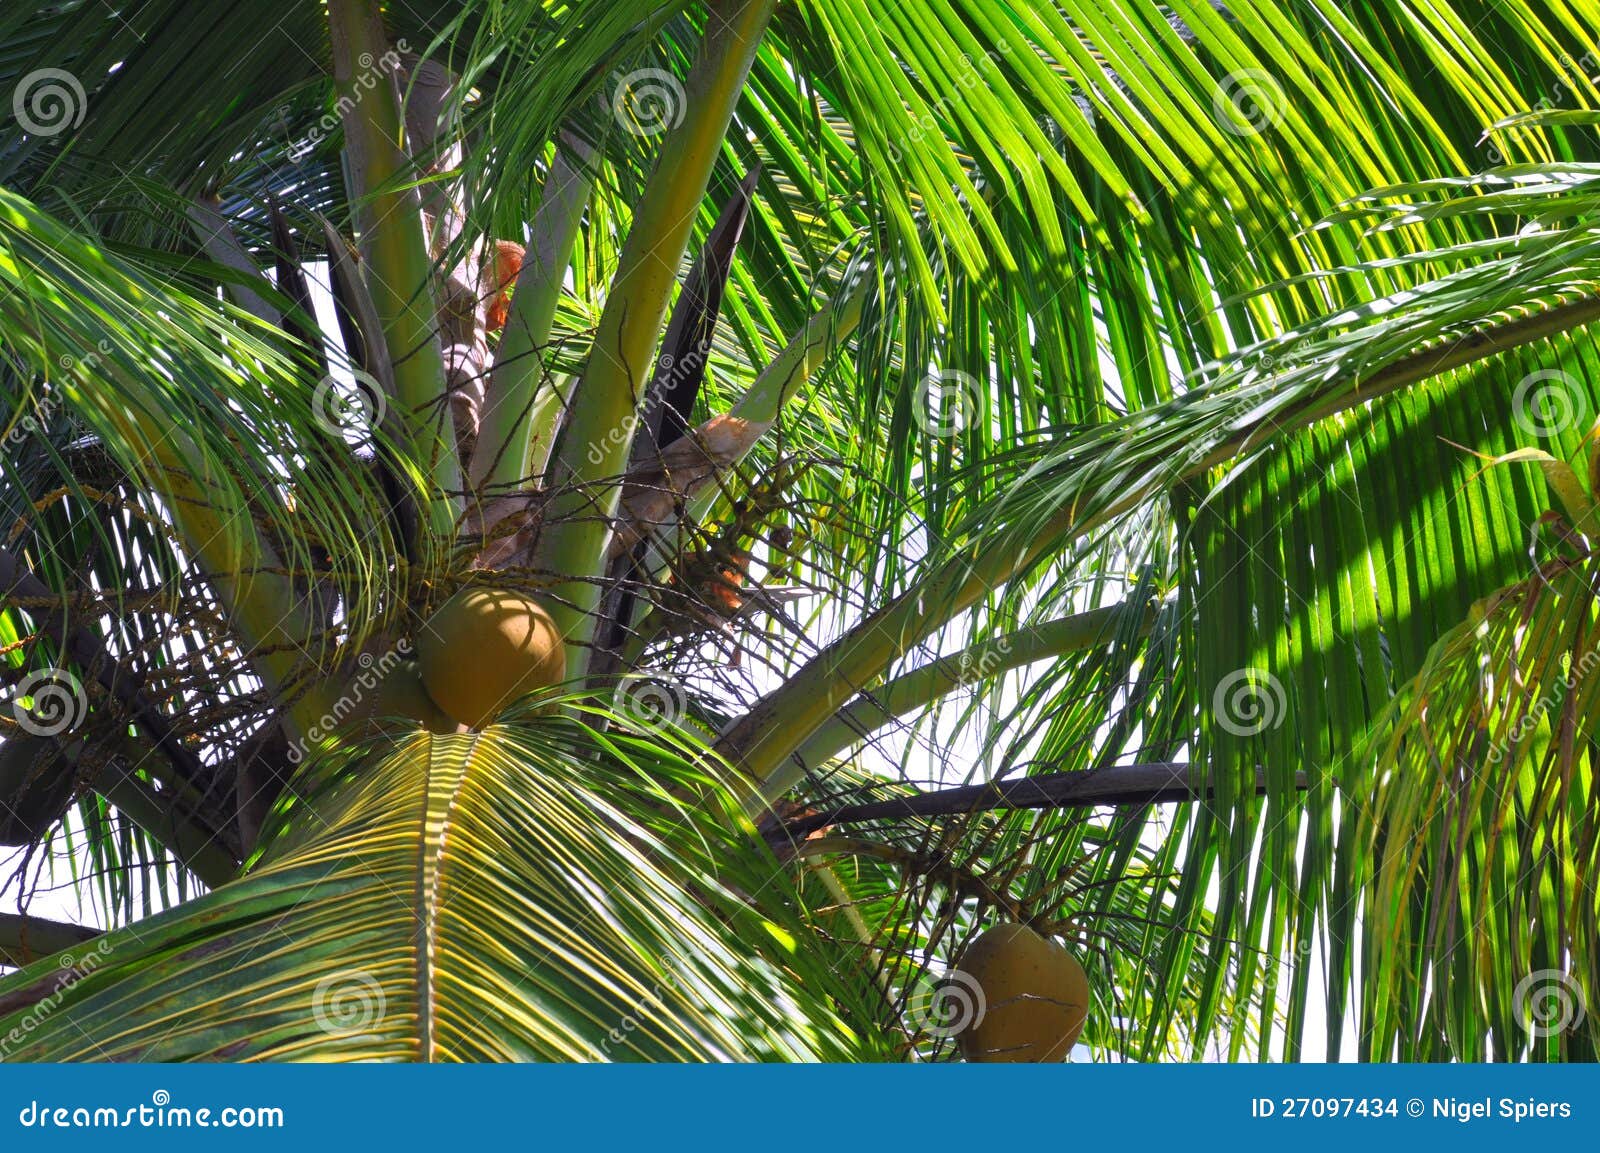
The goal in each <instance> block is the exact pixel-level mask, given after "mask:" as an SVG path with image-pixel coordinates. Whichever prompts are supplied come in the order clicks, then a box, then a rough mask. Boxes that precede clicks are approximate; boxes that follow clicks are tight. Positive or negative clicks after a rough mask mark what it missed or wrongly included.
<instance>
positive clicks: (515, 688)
mask: <svg viewBox="0 0 1600 1153" xmlns="http://www.w3.org/2000/svg"><path fill="white" fill-rule="evenodd" d="M416 648H417V666H418V668H419V669H420V671H421V673H422V685H423V687H424V688H425V689H426V690H427V693H428V696H430V697H432V698H433V700H434V701H435V702H436V703H437V704H438V705H439V707H440V708H441V709H443V710H444V711H445V712H446V713H448V714H450V716H452V717H454V718H455V719H456V720H458V721H460V722H461V723H462V724H464V725H470V726H472V727H473V728H479V727H481V726H483V725H486V724H488V723H489V722H490V721H492V720H493V719H494V718H495V715H496V714H497V713H499V712H500V710H501V709H503V708H505V707H506V706H507V705H509V704H510V703H511V702H512V701H514V700H516V699H517V698H518V697H520V696H523V695H525V694H527V693H531V692H533V691H534V690H535V689H542V688H545V687H547V686H549V685H553V684H557V683H559V682H560V681H562V680H564V679H565V677H566V673H567V656H566V650H565V649H564V648H563V647H562V643H561V633H560V630H558V629H557V628H556V623H555V621H553V620H552V619H551V618H550V614H549V613H548V612H546V611H545V610H544V606H542V605H541V604H539V602H538V601H536V600H534V599H533V598H532V597H530V596H526V595H525V594H523V593H519V592H512V591H510V590H508V589H486V588H469V589H463V590H462V591H460V592H458V593H457V594H456V595H455V596H453V597H451V598H450V599H449V600H447V601H445V603H444V604H442V605H441V606H439V609H438V611H436V612H435V613H434V614H433V616H432V617H431V618H430V619H429V620H428V621H427V623H426V624H424V625H423V626H422V628H420V629H419V630H418V631H417V637H416Z"/></svg>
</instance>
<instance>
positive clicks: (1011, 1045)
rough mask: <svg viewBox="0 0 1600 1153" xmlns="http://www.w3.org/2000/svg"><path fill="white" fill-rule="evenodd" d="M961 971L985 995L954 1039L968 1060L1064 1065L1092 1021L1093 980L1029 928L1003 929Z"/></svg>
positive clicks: (965, 959) (981, 940) (975, 945)
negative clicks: (1086, 1026)
mask: <svg viewBox="0 0 1600 1153" xmlns="http://www.w3.org/2000/svg"><path fill="white" fill-rule="evenodd" d="M956 970H957V971H958V972H961V973H965V974H966V975H967V976H968V977H970V978H972V980H973V981H975V982H976V983H977V985H978V987H979V988H981V989H982V990H983V1001H982V1008H981V1011H979V1012H977V1013H974V1014H973V1018H972V1020H971V1021H970V1023H969V1024H968V1025H967V1027H966V1028H965V1029H963V1030H962V1031H961V1032H960V1033H959V1034H958V1035H957V1037H956V1040H957V1042H958V1043H959V1044H960V1046H961V1055H962V1056H963V1057H965V1058H966V1059H967V1060H968V1061H982V1062H991V1061H1062V1060H1065V1059H1066V1056H1067V1053H1068V1052H1069V1051H1071V1049H1072V1046H1073V1043H1074V1042H1076V1041H1077V1039H1078V1034H1080V1033H1082V1032H1083V1025H1084V1021H1085V1020H1086V1019H1087V1017H1088V1014H1089V978H1088V976H1087V975H1086V974H1085V973H1084V971H1083V966H1082V965H1080V964H1078V962H1077V959H1076V958H1074V957H1073V956H1072V954H1071V953H1069V952H1067V951H1066V950H1065V949H1063V948H1062V947H1061V946H1060V945H1058V944H1056V943H1055V942H1054V941H1052V940H1049V939H1048V938H1045V937H1041V936H1040V935H1039V934H1038V933H1035V932H1034V931H1033V930H1032V929H1030V928H1028V927H1027V926H1026V925H998V926H996V927H995V928H993V929H990V930H989V931H988V932H986V933H984V934H982V935H981V936H979V937H978V939H977V940H975V941H973V942H972V944H971V945H969V946H968V947H967V949H966V951H965V952H964V953H963V954H962V955H961V960H960V961H959V962H958V963H957V965H956Z"/></svg>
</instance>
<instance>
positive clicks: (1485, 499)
mask: <svg viewBox="0 0 1600 1153" xmlns="http://www.w3.org/2000/svg"><path fill="white" fill-rule="evenodd" d="M1597 32H1600V26H1597V22H1596V17H1595V14H1594V12H1593V11H1592V10H1590V9H1589V8H1588V6H1586V5H1582V4H1569V3H1564V2H1561V0H1551V2H1549V3H1545V4H1540V5H1531V4H1526V3H1506V2H1503V0H1502V2H1500V3H1494V4H1491V3H1487V2H1485V3H1478V2H1476V0H1456V2H1455V3H1454V4H1451V5H1441V4H1437V3H1420V2H1414V0H1390V2H1387V3H1382V4H1356V5H1351V4H1345V3H1335V2H1334V0H1300V2H1299V3H1297V4H1295V5H1293V6H1290V7H1284V6H1281V5H1278V4H1275V3H1272V2H1271V0H1228V2H1227V3H1226V4H1224V3H1220V2H1218V3H1210V2H1206V0H1180V2H1174V3H1171V4H1165V5H1163V4H1156V3H1153V2H1150V0H1118V2H1117V3H1114V4H1089V3H1074V2H1068V0H1054V2H1039V3H1008V2H1002V0H785V2H784V3H781V4H780V3H776V2H775V0H712V2H710V3H705V4H700V3H682V2H678V3H659V2H648V3H646V2H637V3H636V2H631V0H577V2H567V3H560V4H556V3H541V2H539V0H526V2H508V0H494V2H488V0H456V2H454V3H427V2H417V3H394V4H389V5H379V4H378V3H376V2H374V0H327V3H325V4H324V3H311V2H301V0H295V2H293V3H278V4H258V3H253V2H251V0H241V2H239V3H234V4H229V5H220V6H219V5H215V4H206V3H201V2H199V0H151V2H149V3H146V4H143V5H141V6H140V7H139V10H138V12H137V13H136V14H133V15H128V14H125V13H118V12H114V11H112V10H110V9H108V8H107V7H106V6H104V5H101V4H87V3H75V2H73V3H54V4H32V5H30V4H12V5H10V6H8V8H7V10H6V11H5V12H4V13H3V14H0V91H4V92H10V93H11V94H13V97H14V99H13V102H12V112H13V115H12V117H11V119H9V120H7V121H5V122H4V123H3V124H0V347H3V349H4V352H5V358H4V364H3V366H0V388H3V389H4V392H5V401H6V404H5V407H4V409H3V410H0V411H3V412H4V414H5V420H6V423H5V425H4V427H3V429H0V433H3V436H4V447H5V453H4V461H3V473H0V507H3V512H4V521H3V525H4V532H5V535H4V537H3V538H0V589H4V590H5V591H4V597H5V599H4V604H3V609H0V652H3V654H4V656H5V662H4V674H3V675H4V678H5V683H6V685H7V686H8V689H7V691H8V693H9V700H10V702H11V706H12V707H10V708H8V709H7V710H5V711H4V712H3V713H0V725H3V726H4V731H3V733H0V735H3V737H4V745H3V746H0V749H3V751H0V764H3V765H6V766H9V771H10V773H11V776H10V777H7V776H6V775H5V774H4V773H3V772H0V785H4V786H5V787H6V788H7V789H9V790H10V792H9V793H8V794H6V795H0V802H4V803H5V804H6V809H5V810H0V814H9V817H8V819H7V820H6V821H4V822H0V833H3V834H5V835H6V836H7V837H8V838H9V840H10V841H12V842H15V843H17V844H19V845H35V846H36V845H39V844H41V843H42V844H43V845H44V846H45V847H46V848H47V849H48V850H49V851H48V852H47V853H46V854H45V855H44V857H35V856H34V855H33V854H32V852H31V851H30V853H29V855H28V857H27V859H26V861H25V862H24V864H25V865H27V864H28V863H29V862H34V861H36V860H42V859H45V858H48V857H51V856H52V855H53V857H54V859H56V860H57V861H60V860H61V859H63V858H64V857H70V858H72V859H73V860H74V861H76V862H77V865H78V866H80V867H86V868H89V869H92V870H93V873H94V876H95V877H96V878H97V880H96V881H95V882H94V883H93V886H94V890H95V892H96V893H97V894H98V897H99V899H100V901H101V903H102V906H103V912H104V913H105V915H106V916H107V917H109V918H111V919H112V920H113V921H114V922H115V923H116V924H118V925H120V926H122V927H121V928H118V929H117V930H116V931H114V932H113V933H111V934H109V935H107V936H105V937H94V936H92V935H91V934H87V933H84V932H82V931H79V930H76V929H74V928H73V927H72V926H67V925H62V924H58V923H54V922H50V921H46V920H42V919H39V918H33V917H28V916H16V917H8V918H7V919H6V920H5V921H4V922H0V928H3V934H4V935H3V936H0V948H3V949H4V951H5V954H6V955H7V956H9V957H10V958H11V959H12V960H14V961H16V962H17V963H18V964H21V965H23V966H24V967H23V968H22V969H21V971H20V972H18V973H16V974H14V975H12V976H10V977H8V978H6V980H5V982H4V983H0V1014H5V1015H0V1045H4V1046H5V1047H3V1048H0V1054H3V1055H5V1056H17V1057H23V1058H34V1059H70V1058H98V1057H138V1058H154V1059H161V1058H197V1057H218V1056H221V1057H237V1058H264V1057H351V1058H365V1057H383V1058H396V1059H446V1058H457V1059H459V1058H465V1059H483V1058H571V1059H585V1058H597V1057H599V1058H615V1059H638V1058H647V1059H648V1058H654V1059H663V1058H665V1059H674V1058H760V1059H815V1058H824V1059H884V1058H895V1057H906V1056H908V1055H911V1056H919V1057H941V1056H945V1055H948V1054H949V1053H951V1052H952V1051H953V1049H954V1046H953V1045H952V1043H951V1040H950V1035H951V1033H952V1031H953V1029H952V1028H951V1027H950V1018H951V1015H952V1014H957V1015H959V1013H960V1012H961V1011H962V1010H963V1006H961V1005H960V1004H957V1002H958V1001H959V999H960V998H959V997H958V996H956V994H958V993H960V992H961V990H960V989H959V987H958V985H959V983H958V985H957V986H952V985H948V984H946V985H939V984H937V982H938V979H939V978H940V976H941V975H942V974H943V973H944V972H945V970H946V969H947V968H948V967H949V966H950V965H951V964H952V963H953V962H954V961H955V960H956V958H957V957H958V956H959V955H960V952H961V950H962V948H963V946H964V945H965V944H966V943H967V942H968V941H969V940H970V939H971V938H972V937H973V936H974V935H975V934H976V933H978V932H979V931H981V930H982V929H984V928H985V927H987V926H990V925H992V924H994V923H996V922H997V921H1020V922H1025V923H1027V924H1029V925H1031V926H1032V927H1033V928H1034V929H1036V930H1038V931H1039V932H1041V933H1043V934H1046V935H1051V936H1054V937H1056V938H1057V939H1059V940H1061V941H1063V942H1065V944H1066V945H1067V946H1068V947H1069V948H1070V949H1071V950H1072V951H1073V952H1074V953H1075V954H1076V955H1077V956H1078V957H1079V959H1080V960H1081V961H1082V962H1083V963H1084V966H1085V968H1086V969H1087V970H1088V975H1089V984H1090V988H1091V991H1092V1004H1091V1005H1090V1007H1089V1012H1088V1024H1087V1030H1086V1032H1085V1034H1084V1037H1083V1040H1084V1042H1085V1043H1087V1044H1088V1045H1089V1046H1090V1048H1091V1050H1093V1051H1095V1052H1097V1053H1117V1054H1123V1055H1126V1056H1130V1057H1136V1058H1141V1059H1144V1058H1154V1057H1160V1056H1164V1055H1184V1056H1188V1055H1194V1054H1198V1053H1201V1052H1204V1051H1207V1050H1208V1047H1220V1049H1221V1051H1222V1052H1224V1053H1226V1054H1228V1055H1233V1056H1238V1055H1241V1054H1244V1053H1255V1052H1264V1053H1269V1054H1272V1055H1284V1056H1288V1057H1295V1056H1298V1055H1301V1054H1302V1052H1305V1051H1306V1050H1305V1049H1303V1047H1304V1046H1306V1045H1308V1044H1310V1045H1311V1049H1310V1050H1309V1051H1310V1052H1313V1053H1317V1052H1324V1051H1326V1052H1329V1053H1332V1054H1343V1055H1346V1056H1349V1055H1359V1056H1363V1057H1368V1058H1378V1059H1384V1058H1396V1057H1398V1058H1419V1059H1426V1058H1439V1057H1446V1056H1450V1057H1458V1058H1466V1059H1471V1058H1481V1057H1485V1056H1492V1057H1496V1058H1513V1057H1515V1058H1535V1059H1545V1058H1590V1059H1592V1058H1593V1057H1594V1055H1595V1043H1596V1038H1597V1036H1600V1035H1597V1033H1596V1032H1595V1028H1596V1026H1595V1022H1594V1020H1593V1019H1590V1018H1586V1016H1585V1014H1584V1013H1583V1011H1582V1006H1584V1005H1585V1004H1592V1003H1595V1002H1594V998H1595V995H1596V993H1597V985H1596V981H1597V973H1596V968H1595V966H1596V957H1597V951H1596V920H1597V916H1596V908H1597V898H1596V892H1595V874H1596V869H1597V867H1600V803H1597V798H1596V786H1595V776H1594V768H1593V756H1594V743H1593V738H1592V733H1593V730H1592V729H1591V728H1590V725H1591V724H1592V723H1593V716H1594V713H1595V710H1596V708H1597V702H1596V697H1597V686H1600V681H1597V680H1596V678H1595V677H1593V676H1592V672H1593V666H1594V665H1595V664H1596V663H1600V662H1597V661H1596V659H1595V656H1594V653H1595V636H1594V633H1595V628H1596V624H1595V604H1594V588H1595V584H1594V577H1595V570H1594V567H1593V561H1592V559H1591V557H1590V550H1589V540H1590V538H1589V535H1588V534H1589V533H1590V532H1592V531H1593V528H1594V525H1593V517H1594V514H1595V503H1594V502H1595V500H1596V492H1597V488H1596V484H1597V481H1596V477H1597V476H1600V471H1597V469H1600V465H1596V463H1595V462H1596V461H1597V460H1600V455H1597V453H1596V452H1595V445H1594V444H1593V443H1591V442H1592V440H1593V438H1592V436H1591V432H1592V429H1593V427H1595V421H1596V417H1597V416H1600V391H1597V385H1596V383H1595V382H1596V380H1597V379H1600V363H1597V358H1596V350H1595V348H1594V345H1593V341H1592V339H1591V337H1590V335H1589V331H1588V329H1587V328H1586V327H1585V326H1586V325H1588V324H1589V323H1590V322H1592V321H1593V320H1595V319H1596V318H1597V317H1600V299H1597V297H1596V295H1595V286H1594V273H1595V267H1594V257H1593V251H1594V234H1593V229H1594V225H1593V221H1592V211H1591V210H1592V207H1593V204H1594V198H1595V196H1596V192H1595V189H1596V188H1597V187H1600V165H1597V163H1596V155H1595V153H1596V148H1595V144H1594V132H1595V124H1596V122H1597V121H1600V114H1597V113H1591V112H1590V111H1588V110H1589V109H1593V108H1595V107H1597V105H1600V88H1597V87H1596V81H1595V77H1596V76H1597V75H1600V58H1597V56H1596V54H1595V51H1594V49H1593V45H1594V43H1595V40H1596V34H1597ZM463 590H490V591H493V592H494V593H495V594H496V595H499V596H504V597H511V598H513V601H514V603H528V598H531V601H532V603H535V604H537V606H538V612H540V613H543V612H548V614H549V619H550V622H551V627H552V628H553V629H554V630H555V632H554V634H553V635H556V636H558V637H559V640H560V645H559V648H557V649H556V651H555V656H554V657H552V658H551V659H552V660H554V661H555V664H556V665H559V666H561V667H563V669H564V671H563V673H562V674H561V675H560V676H559V677H558V676H555V675H542V676H541V678H540V680H539V684H538V685H537V686H535V685H532V684H531V683H519V684H518V685H517V686H516V689H515V691H514V692H509V691H508V692H505V693H501V694H500V695H499V696H497V697H496V699H495V700H494V701H493V704H494V705H495V707H496V710H497V715H496V716H495V718H494V720H493V722H492V723H487V722H485V723H480V718H477V717H472V718H463V717H462V716H460V715H455V714H450V713H449V710H444V712H443V713H436V712H429V711H428V710H429V709H430V708H431V709H435V710H437V708H438V705H439V704H441V703H443V702H442V700H441V699H439V698H440V694H441V692H442V690H440V688H439V687H438V685H437V684H435V686H434V688H433V689H432V690H431V692H430V690H429V689H428V684H427V681H428V677H430V676H433V677H435V678H436V679H437V678H438V677H444V676H448V677H451V678H455V679H457V680H461V679H463V678H465V679H466V680H472V679H473V678H476V677H487V676H489V675H490V674H491V672H492V671H493V664H494V660H493V658H492V656H491V655H490V648H485V647H483V645H482V644H479V643H478V642H473V643H468V642H467V641H465V640H463V637H465V636H467V633H466V632H465V631H463V630H462V629H458V628H456V627H455V626H453V625H447V624H444V623H441V622H444V621H446V620H447V619H449V618H448V614H441V613H440V611H439V610H440V609H441V607H442V606H446V605H447V604H452V603H460V602H459V601H453V600H452V598H458V597H461V596H463V595H465V594H464V593H463ZM515 598H522V599H521V600H516V599H515ZM514 615H515V619H516V620H523V619H525V618H526V617H527V614H525V613H524V614H520V615H516V614H514ZM485 635H487V634H485ZM425 638H426V639H425ZM485 643H487V642H485ZM428 644H433V645H434V646H435V647H436V648H439V649H440V651H449V652H450V653H451V655H450V656H449V657H448V658H444V657H439V658H436V661H442V662H444V664H443V665H440V666H439V669H442V670H443V671H438V670H436V669H432V668H430V666H429V664H428V661H429V659H430V658H429V657H428V651H429V650H428V649H427V647H426V646H427V645H428ZM491 648H492V646H491ZM418 649H420V650H421V655H422V658H423V659H422V662H421V664H420V666H419V665H418V664H417V662H416V661H415V659H414V658H415V657H416V655H417V653H416V651H415V650H418ZM557 658H559V659H557ZM446 666H447V667H446ZM551 667H554V666H551ZM405 677H412V678H413V680H412V681H410V682H404V683H407V684H410V685H411V688H410V689H409V690H408V691H409V692H410V694H411V695H410V696H404V695H403V694H402V693H401V692H400V690H399V687H398V686H400V685H402V683H403V681H404V678H405ZM416 678H420V680H418V679H416ZM385 686H387V687H385ZM530 687H533V688H536V689H537V691H535V692H533V693H531V694H528V693H526V692H525V691H524V690H525V689H527V688H530ZM501 697H504V699H503V700H502V699H500V698H501ZM513 698H515V699H513ZM408 702H409V703H408ZM501 706H504V707H503V708H501ZM447 714H448V715H447ZM464 719H465V720H468V721H469V722H470V723H472V724H473V725H474V726H475V727H474V728H473V729H472V730H471V731H460V732H458V731H455V730H456V729H457V728H458V725H457V723H456V722H459V721H462V720H464ZM419 722H420V724H419ZM957 786H962V787H957ZM36 871H37V870H36V869H33V868H26V867H25V868H23V869H20V870H18V872H17V873H16V876H15V877H14V879H13V882H12V885H13V887H16V888H18V889H19V890H20V891H26V890H27V889H28V888H29V887H30V886H31V885H32V884H33V883H34V874H35V873H36ZM196 882H198V885H197V884H196ZM84 884H85V885H86V886H88V885H89V884H90V882H88V881H85V882H84ZM202 890H204V891H202ZM197 894H198V895H197ZM63 948H65V949H66V950H67V952H66V954H64V956H55V957H45V954H47V953H51V952H54V951H55V950H58V949H63ZM63 973H65V974H67V977H65V978H63V977H62V976H61V974H63ZM45 998H54V999H56V1000H58V1001H60V1006H59V1008H57V1009H55V1011H54V1012H53V1013H52V1014H50V1015H49V1016H48V1019H40V1020H34V1018H33V1017H29V1016H28V1015H29V1014H30V1013H33V1014H35V1016H37V1006H38V1005H39V1004H40V1002H41V1001H42V1000H43V999H45ZM1552 1003H1555V1004H1556V1005H1557V1008H1559V1009H1561V1010H1563V1012H1562V1019H1561V1021H1560V1022H1559V1023H1558V1024H1557V1025H1556V1026H1555V1027H1545V1026H1546V1025H1547V1024H1548V1013H1547V1012H1546V1011H1547V1010H1548V1009H1550V1007H1551V1004H1552ZM24 1019H26V1020H27V1021H28V1023H29V1025H28V1028H27V1029H26V1030H25V1031H24V1032H23V1033H22V1034H13V1035H20V1036H21V1037H22V1039H21V1040H20V1041H15V1042H12V1043H10V1044H9V1045H5V1043H4V1038H5V1037H6V1036H7V1029H8V1028H10V1027H12V1026H14V1025H15V1024H16V1023H17V1022H21V1021H24ZM1321 1034H1325V1035H1326V1037H1325V1041H1324V1038H1323V1037H1322V1036H1320V1035H1321ZM1350 1037H1354V1043H1353V1045H1352V1043H1351V1041H1350V1040H1349V1038H1350Z"/></svg>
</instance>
